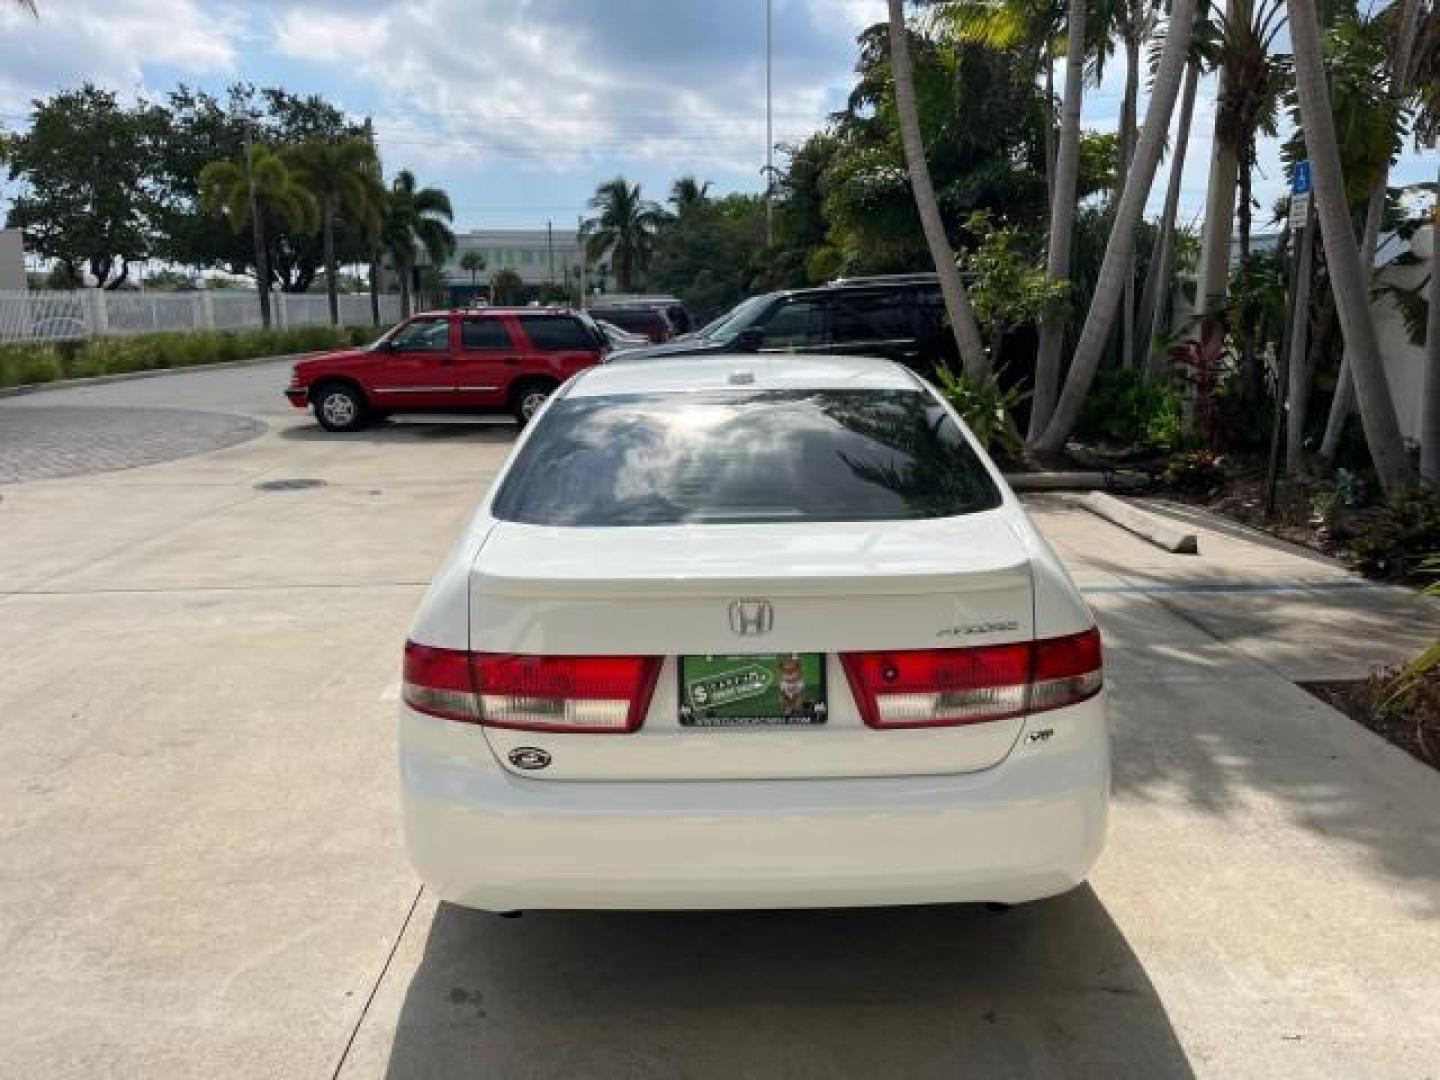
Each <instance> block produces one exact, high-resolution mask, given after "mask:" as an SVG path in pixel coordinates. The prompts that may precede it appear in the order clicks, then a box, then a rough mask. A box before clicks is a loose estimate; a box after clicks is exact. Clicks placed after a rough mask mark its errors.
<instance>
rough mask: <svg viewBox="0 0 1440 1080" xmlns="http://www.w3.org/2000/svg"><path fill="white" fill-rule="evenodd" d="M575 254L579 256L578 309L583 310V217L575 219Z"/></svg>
mask: <svg viewBox="0 0 1440 1080" xmlns="http://www.w3.org/2000/svg"><path fill="white" fill-rule="evenodd" d="M575 254H576V255H578V256H579V257H580V310H581V311H584V310H585V301H586V299H587V297H586V295H585V294H586V291H587V286H586V283H585V219H584V218H580V217H577V218H576V219H575Z"/></svg>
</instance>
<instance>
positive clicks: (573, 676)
mask: <svg viewBox="0 0 1440 1080" xmlns="http://www.w3.org/2000/svg"><path fill="white" fill-rule="evenodd" d="M660 664H661V660H660V658H659V657H656V656H520V655H516V654H513V653H465V652H459V651H452V650H446V649H432V648H428V647H427V646H424V645H416V644H414V643H409V644H407V645H406V646H405V701H406V702H407V703H408V704H409V705H410V706H411V707H412V708H415V709H418V710H419V711H421V712H426V713H430V714H431V715H432V716H442V717H445V718H446V719H449V720H463V721H467V722H470V723H477V724H484V725H486V726H487V727H505V728H520V729H523V730H526V731H572V732H592V733H596V734H602V733H607V732H608V733H624V732H627V731H635V730H636V729H637V728H639V727H640V725H641V723H643V722H644V719H645V713H646V711H647V710H648V709H649V708H650V698H651V696H652V695H653V694H654V692H655V680H656V678H657V677H658V676H659V674H660Z"/></svg>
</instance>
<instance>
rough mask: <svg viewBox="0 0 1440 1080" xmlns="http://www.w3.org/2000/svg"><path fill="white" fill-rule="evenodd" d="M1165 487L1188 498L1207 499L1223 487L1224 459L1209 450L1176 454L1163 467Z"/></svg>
mask: <svg viewBox="0 0 1440 1080" xmlns="http://www.w3.org/2000/svg"><path fill="white" fill-rule="evenodd" d="M1165 486H1166V487H1168V488H1170V490H1172V491H1174V492H1176V493H1178V494H1180V495H1185V496H1187V497H1189V498H1193V499H1204V498H1207V497H1209V496H1211V495H1213V494H1215V492H1217V491H1219V490H1220V489H1221V488H1222V487H1224V486H1225V459H1224V458H1223V457H1221V456H1220V455H1218V454H1214V453H1211V452H1210V451H1209V450H1192V451H1190V452H1189V453H1187V454H1176V455H1175V456H1174V457H1172V458H1171V459H1170V461H1169V462H1168V463H1167V464H1166V466H1165Z"/></svg>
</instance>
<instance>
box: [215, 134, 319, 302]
mask: <svg viewBox="0 0 1440 1080" xmlns="http://www.w3.org/2000/svg"><path fill="white" fill-rule="evenodd" d="M199 187H200V205H201V206H202V207H203V208H204V209H205V210H207V211H209V212H211V213H221V214H223V215H224V216H225V217H226V218H227V219H228V220H229V222H230V224H231V226H232V227H233V228H234V229H235V231H236V232H237V233H238V232H240V231H242V230H243V229H244V228H245V226H246V225H249V226H250V231H251V238H252V240H253V241H254V245H255V285H256V288H257V290H258V291H259V295H260V322H261V324H262V325H263V326H264V327H265V328H266V329H269V327H270V259H269V249H268V247H267V246H266V239H265V218H266V216H267V215H270V216H274V217H279V218H281V219H283V220H284V221H285V222H286V224H288V225H289V226H290V228H292V229H294V230H295V231H296V232H311V231H313V230H314V228H315V216H316V215H315V201H314V200H313V199H312V198H311V197H310V193H309V192H307V191H306V190H305V189H304V188H303V187H301V186H300V184H299V183H298V182H297V181H296V178H295V175H294V174H293V173H292V172H291V171H290V169H289V168H287V167H286V165H285V162H284V160H283V159H282V158H281V157H280V155H279V154H275V153H272V152H271V151H270V150H268V149H266V148H265V147H263V146H253V147H252V146H249V145H247V147H246V154H245V157H244V158H242V159H241V160H240V161H238V162H236V161H212V162H210V164H208V165H206V166H205V168H203V169H201V170H200V177H199Z"/></svg>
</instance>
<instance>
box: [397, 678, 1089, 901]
mask: <svg viewBox="0 0 1440 1080" xmlns="http://www.w3.org/2000/svg"><path fill="white" fill-rule="evenodd" d="M1029 730H1030V731H1032V732H1033V731H1036V730H1049V731H1051V732H1052V734H1051V736H1049V737H1047V738H1044V739H1037V740H1033V741H1032V740H1030V739H1029V738H1028V737H1027V736H1025V735H1022V737H1021V740H1020V742H1019V744H1018V745H1017V746H1016V748H1015V750H1014V751H1013V752H1012V753H1011V755H1010V757H1009V758H1007V759H1006V761H1005V762H1003V763H1002V764H1000V765H997V766H995V767H994V768H991V769H987V770H984V771H983V772H977V773H970V774H965V775H959V776H927V777H897V778H867V779H848V780H778V781H771V780H763V781H759V780H745V781H706V782H684V783H671V782H600V781H588V782H581V781H545V780H530V779H526V778H523V777H518V776H515V775H513V774H511V773H509V772H506V771H505V770H504V769H502V768H501V767H500V765H499V764H498V763H497V762H495V760H494V758H493V756H488V748H487V745H486V743H485V741H484V738H483V734H482V732H481V731H480V730H479V729H477V728H472V727H469V726H468V725H464V724H454V723H451V722H448V721H444V720H438V719H435V718H433V717H430V716H425V715H423V714H420V713H416V712H413V711H412V710H410V709H408V708H405V707H404V706H402V707H401V719H400V773H401V790H402V803H403V809H404V824H405V842H406V847H407V849H408V851H409V854H410V858H411V861H412V862H413V863H414V865H415V867H416V869H417V870H418V872H419V874H420V876H421V878H422V879H423V880H424V881H425V882H426V884H427V885H429V886H430V887H431V888H433V889H434V890H435V892H436V893H437V894H438V895H439V896H440V898H441V899H444V900H448V901H451V902H453V903H457V904H461V905H464V906H467V907H477V908H483V909H487V910H492V911H509V910H524V909H544V908H580V909H596V908H631V909H664V908H669V909H695V908H797V907H798V908H803V907H850V906H869V905H886V904H925V903H958V902H980V901H999V902H1005V903H1019V902H1023V901H1027V900H1036V899H1039V898H1041V897H1045V896H1051V895H1054V894H1056V893H1060V892H1064V891H1066V890H1068V889H1070V888H1073V887H1074V886H1076V885H1078V884H1080V882H1082V881H1083V880H1084V879H1085V876H1086V874H1087V873H1088V872H1089V870H1090V868H1091V866H1092V865H1093V864H1094V862H1095V860H1096V859H1097V858H1098V857H1099V855H1100V850H1101V848H1102V847H1103V845H1104V841H1105V829H1106V820H1107V815H1108V807H1109V793H1110V758H1109V743H1108V736H1107V731H1106V714H1105V703H1104V695H1103V694H1102V695H1101V696H1100V697H1097V698H1094V699H1091V700H1090V701H1088V702H1085V703H1083V704H1081V705H1078V706H1073V707H1071V708H1068V709H1064V710H1057V711H1056V712H1052V713H1047V714H1044V715H1043V716H1041V717H1037V718H1032V720H1031V721H1030V729H1029ZM476 740H478V744H477V742H476ZM481 750H483V751H484V754H485V756H481V754H480V753H479V752H478V751H481ZM487 757H488V760H487Z"/></svg>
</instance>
